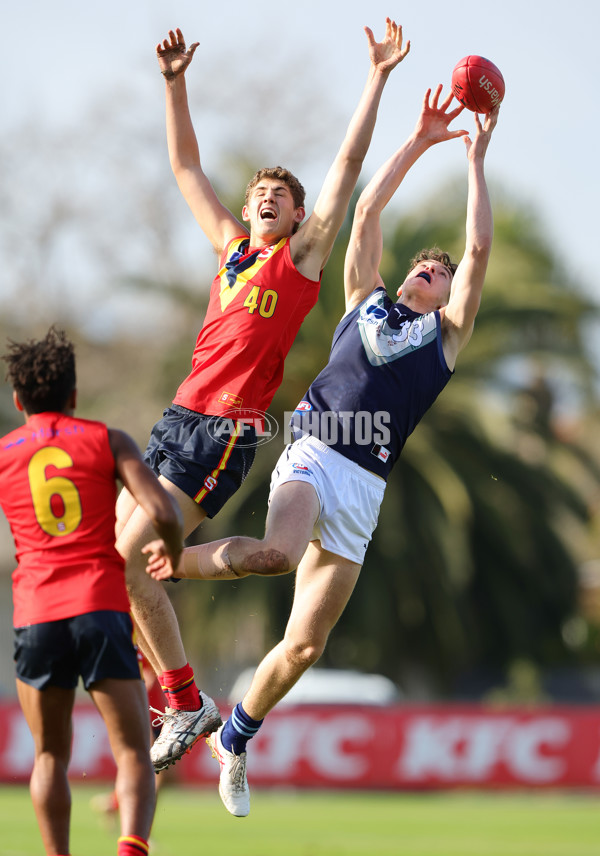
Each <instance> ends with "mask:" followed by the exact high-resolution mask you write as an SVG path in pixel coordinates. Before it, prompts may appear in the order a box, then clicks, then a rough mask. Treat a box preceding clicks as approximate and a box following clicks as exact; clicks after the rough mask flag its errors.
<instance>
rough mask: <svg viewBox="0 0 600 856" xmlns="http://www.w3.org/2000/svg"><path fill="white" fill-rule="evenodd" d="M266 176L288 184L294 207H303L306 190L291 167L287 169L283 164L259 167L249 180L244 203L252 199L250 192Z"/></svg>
mask: <svg viewBox="0 0 600 856" xmlns="http://www.w3.org/2000/svg"><path fill="white" fill-rule="evenodd" d="M264 178H270V179H272V180H274V181H282V182H283V183H284V184H286V185H287V186H288V187H289V189H290V193H291V194H292V199H293V200H294V208H303V207H304V200H305V198H306V192H305V190H304V188H303V187H302V185H301V184H300V182H299V181H298V179H297V178H296V176H295V175H293V173H291V172H290V171H289V169H285V168H284V167H282V166H264V167H263V168H262V169H259V170H258V172H257V173H255V174H254V176H253V177H252V178H251V179H250V181H249V182H248V186H247V188H246V196H245V199H244V204H245V205H247V204H248V200H249V199H250V194H251V193H252V191H253V190H254V188H255V187H256V185H257V184H258V183H259V181H262V180H263V179H264Z"/></svg>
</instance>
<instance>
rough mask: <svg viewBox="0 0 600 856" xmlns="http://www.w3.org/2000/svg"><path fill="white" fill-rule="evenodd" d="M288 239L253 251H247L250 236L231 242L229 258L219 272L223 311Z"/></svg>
mask: <svg viewBox="0 0 600 856" xmlns="http://www.w3.org/2000/svg"><path fill="white" fill-rule="evenodd" d="M287 240H288V239H287V238H282V239H281V240H280V241H279V243H277V244H272V245H271V246H269V247H261V248H260V249H259V250H255V251H254V252H253V253H248V252H247V251H248V246H249V244H250V239H249V238H240V239H239V240H237V241H233V242H232V243H231V244H230V246H229V250H228V257H227V260H226V262H225V264H224V265H223V267H222V268H221V270H220V271H219V273H218V276H219V279H220V291H219V297H220V299H221V312H225V310H226V309H227V307H228V306H229V305H230V304H231V302H232V301H233V300H235V298H236V297H237V296H238V294H239V293H240V292H241V291H243V289H244V288H245V287H246V286H247V285H248V283H249V282H250V280H251V279H253V277H255V276H256V274H257V273H258V272H259V270H260V269H261V268H262V266H263V265H264V264H265V262H268V261H269V259H270V258H272V257H273V256H274V255H275V253H277V252H279V250H280V249H281V248H282V247H284V246H285V244H286V242H287Z"/></svg>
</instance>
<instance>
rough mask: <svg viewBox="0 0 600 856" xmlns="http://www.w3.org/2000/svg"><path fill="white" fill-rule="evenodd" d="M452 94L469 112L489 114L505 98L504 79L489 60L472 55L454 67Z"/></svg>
mask: <svg viewBox="0 0 600 856" xmlns="http://www.w3.org/2000/svg"><path fill="white" fill-rule="evenodd" d="M452 92H453V94H454V97H455V98H457V99H458V100H459V101H460V103H461V104H464V105H465V107H466V108H467V109H468V110H472V111H473V112H474V113H489V112H490V111H491V110H493V108H494V107H495V106H496V104H499V103H500V102H501V101H502V99H503V98H504V78H503V77H502V73H501V71H500V69H499V68H498V67H497V66H495V65H494V63H493V62H490V60H489V59H486V58H485V57H484V56H475V55H473V54H471V55H470V56H466V57H463V59H461V60H460V62H457V63H456V65H455V66H454V70H453V72H452Z"/></svg>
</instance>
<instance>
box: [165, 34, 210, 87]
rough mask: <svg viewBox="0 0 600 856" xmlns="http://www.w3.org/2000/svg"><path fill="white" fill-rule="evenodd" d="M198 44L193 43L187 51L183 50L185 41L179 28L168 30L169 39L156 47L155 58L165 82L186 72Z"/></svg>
mask: <svg viewBox="0 0 600 856" xmlns="http://www.w3.org/2000/svg"><path fill="white" fill-rule="evenodd" d="M199 44H200V42H194V44H193V45H190V47H189V50H186V49H185V39H184V38H183V33H182V32H181V30H180V29H179V27H178V28H177V29H176V30H175V31H173V30H169V38H168V39H164V40H163V42H162V44H161V43H160V42H159V43H158V44H157V45H156V56H157V57H158V64H159V66H160V70H161V72H162V74H163V75H164V76H165V78H166V79H167V80H173V78H174V77H177V76H178V75H180V74H183V72H184V71H185V70H186V68H187V67H188V65H189V64H190V63H191V61H192V57H193V56H194V52H195V50H196V48H197V47H198V45H199Z"/></svg>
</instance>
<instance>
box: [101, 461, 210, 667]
mask: <svg viewBox="0 0 600 856" xmlns="http://www.w3.org/2000/svg"><path fill="white" fill-rule="evenodd" d="M159 480H160V482H161V484H162V485H163V487H164V488H165V489H166V490H167V491H168V492H169V493H170V494H171V495H172V496H173V497H174V498H175V499H176V501H177V503H178V505H179V508H180V509H181V513H182V515H183V531H184V537H187V536H188V535H189V534H190V533H191V532H193V531H194V529H196V527H197V526H199V524H200V523H201V522H202V521H203V520H204V518H205V517H206V513H205V512H204V510H203V509H202V508H200V507H199V506H198V505H197V504H196V503H195V502H194V501H193V499H191V498H190V497H189V496H188V495H187V494H186V493H184V492H183V491H182V490H180V489H179V488H178V487H177V486H176V485H174V484H173V483H172V482H170V481H168V480H167V479H165V478H163V476H160V477H159ZM126 515H128V516H127V519H126V522H125V523H123V521H124V519H125V516H126ZM117 529H118V530H120V535H119V537H118V539H117V550H118V551H119V553H121V555H122V556H123V557H124V559H125V562H126V571H125V573H126V580H127V589H128V592H129V597H130V600H131V608H132V612H133V617H134V620H135V623H136V624H137V626H138V627H139V629H140V631H141V633H142V637H143V645H144V649H143V650H144V653H145V654H146V656H147V657H148V659H149V660H150V662H151V663H152V666H153V668H154V669H155V671H156V672H157V674H160V673H161V672H164V671H167V670H172V669H178V668H181V667H182V666H184V665H185V664H186V663H187V657H186V655H185V651H184V648H183V643H182V641H181V634H180V632H179V624H178V622H177V617H176V615H175V611H174V609H173V606H172V604H171V601H170V599H169V597H168V595H167V592H166V591H165V589H164V588H163V585H162V584H161V583H157V582H156V580H153V579H152V578H151V577H149V576H148V574H147V573H146V557H145V556H144V555H143V554H142V552H141V550H142V547H143V546H144V544H147V543H148V541H151V540H152V539H153V538H154V537H156V535H155V533H154V530H153V528H152V525H151V523H150V521H149V519H148V517H147V515H146V513H145V512H144V511H143V509H142V508H141V507H140V506H136V507H135V508H134V509H133V510H131V505H130V502H129V499H128V495H127V492H126V491H122V492H121V495H120V496H119V501H118V503H117ZM146 647H147V648H148V651H146V650H145V649H146Z"/></svg>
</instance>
